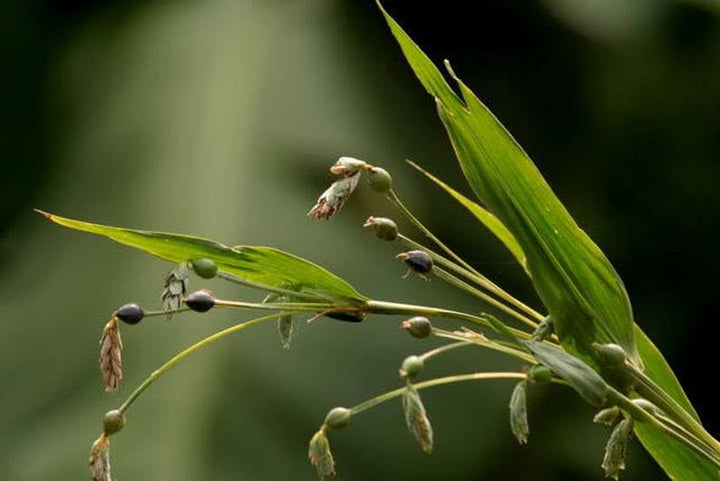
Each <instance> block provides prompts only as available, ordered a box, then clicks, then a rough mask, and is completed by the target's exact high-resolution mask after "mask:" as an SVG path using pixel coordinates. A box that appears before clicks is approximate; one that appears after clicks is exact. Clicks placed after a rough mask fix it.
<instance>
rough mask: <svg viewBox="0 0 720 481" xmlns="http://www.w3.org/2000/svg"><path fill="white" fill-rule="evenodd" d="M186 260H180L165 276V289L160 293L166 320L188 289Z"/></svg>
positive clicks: (175, 309) (178, 306) (169, 317)
mask: <svg viewBox="0 0 720 481" xmlns="http://www.w3.org/2000/svg"><path fill="white" fill-rule="evenodd" d="M188 282H189V276H188V268H187V262H181V263H180V264H178V266H177V267H176V268H175V269H173V270H171V271H170V272H169V273H168V275H167V276H166V277H165V289H164V290H163V293H162V303H163V309H164V310H165V311H167V318H168V320H170V319H172V311H177V310H178V309H179V308H180V303H181V302H182V299H183V297H185V295H186V294H187V290H188Z"/></svg>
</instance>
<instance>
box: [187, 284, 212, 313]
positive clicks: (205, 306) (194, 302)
mask: <svg viewBox="0 0 720 481" xmlns="http://www.w3.org/2000/svg"><path fill="white" fill-rule="evenodd" d="M185 305H186V306H188V307H189V308H190V309H192V310H193V311H195V312H207V311H209V310H210V309H212V308H213V306H215V297H214V296H213V295H212V293H210V292H209V291H206V290H205V289H201V290H199V291H195V292H193V293H192V294H190V295H189V296H187V297H186V298H185Z"/></svg>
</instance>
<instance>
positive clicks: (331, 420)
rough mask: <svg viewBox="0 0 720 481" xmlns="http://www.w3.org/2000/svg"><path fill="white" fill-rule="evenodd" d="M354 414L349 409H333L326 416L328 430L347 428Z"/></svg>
mask: <svg viewBox="0 0 720 481" xmlns="http://www.w3.org/2000/svg"><path fill="white" fill-rule="evenodd" d="M352 415H353V412H352V410H350V409H348V408H343V407H337V408H332V409H331V410H330V412H328V413H327V416H325V426H327V427H328V429H342V428H345V427H347V426H348V425H349V424H350V421H351V420H352Z"/></svg>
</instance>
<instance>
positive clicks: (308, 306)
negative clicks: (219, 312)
mask: <svg viewBox="0 0 720 481" xmlns="http://www.w3.org/2000/svg"><path fill="white" fill-rule="evenodd" d="M215 306H217V307H227V308H232V309H260V310H266V311H267V310H272V311H281V310H287V309H291V310H294V311H305V312H307V311H311V312H318V311H333V310H343V308H345V309H349V308H348V307H347V306H334V305H332V304H328V303H324V302H278V303H273V302H266V303H258V302H245V301H228V300H224V299H216V300H215ZM353 309H354V308H353Z"/></svg>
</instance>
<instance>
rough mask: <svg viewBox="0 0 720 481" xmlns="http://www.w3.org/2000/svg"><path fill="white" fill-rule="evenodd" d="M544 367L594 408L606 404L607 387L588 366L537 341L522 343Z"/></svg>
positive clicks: (563, 352)
mask: <svg viewBox="0 0 720 481" xmlns="http://www.w3.org/2000/svg"><path fill="white" fill-rule="evenodd" d="M522 343H523V344H524V345H525V347H527V349H528V350H529V351H530V352H531V353H532V354H533V355H534V356H535V358H536V359H537V360H538V361H540V363H542V364H543V365H544V366H545V367H547V368H549V369H550V370H551V371H552V372H554V373H555V374H557V375H558V376H559V377H560V378H562V379H563V380H565V381H566V382H567V383H568V384H569V385H570V387H572V388H573V389H574V390H575V391H577V393H578V394H579V395H580V396H582V398H583V399H585V400H586V401H587V402H589V403H590V404H592V405H594V406H603V405H605V403H606V402H607V396H608V390H609V386H608V385H607V383H606V382H605V380H604V379H603V378H602V377H600V375H599V374H598V373H597V372H596V371H595V370H594V369H593V368H591V367H590V366H588V365H587V364H585V363H584V362H583V361H582V360H580V359H578V358H577V357H575V356H572V355H570V354H568V353H567V352H565V351H561V350H560V349H557V348H555V347H552V346H549V345H547V344H543V343H542V342H537V341H522Z"/></svg>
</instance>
